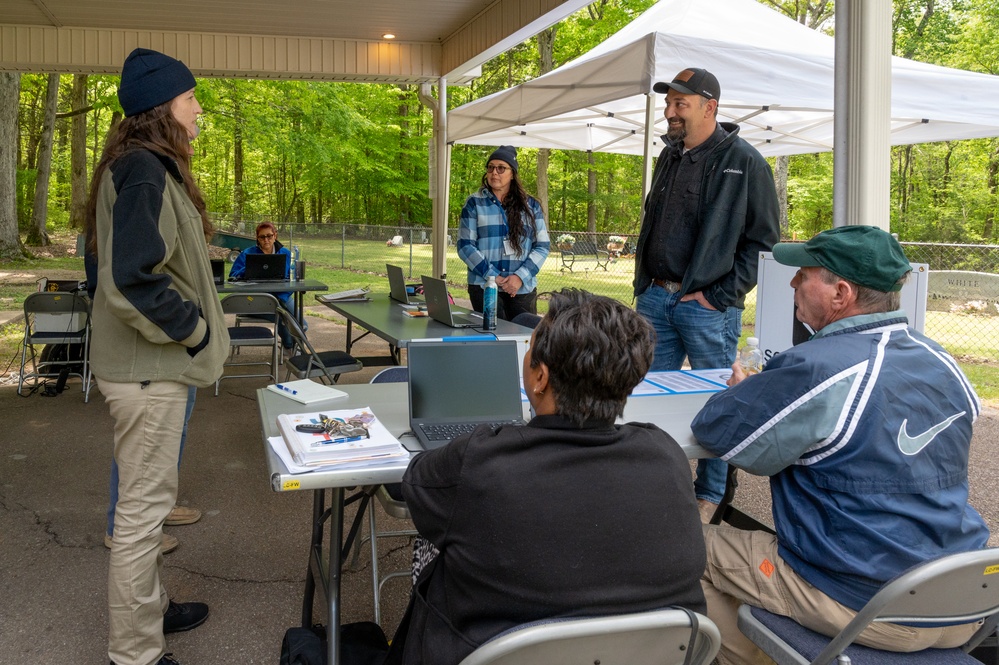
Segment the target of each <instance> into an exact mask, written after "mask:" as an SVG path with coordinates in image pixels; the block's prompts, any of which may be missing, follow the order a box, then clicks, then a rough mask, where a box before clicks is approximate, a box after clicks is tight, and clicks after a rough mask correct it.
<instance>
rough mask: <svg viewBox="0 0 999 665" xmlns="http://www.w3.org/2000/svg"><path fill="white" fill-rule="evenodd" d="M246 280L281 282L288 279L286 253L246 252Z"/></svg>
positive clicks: (244, 274) (244, 277)
mask: <svg viewBox="0 0 999 665" xmlns="http://www.w3.org/2000/svg"><path fill="white" fill-rule="evenodd" d="M243 279H244V280H245V281H247V282H283V281H285V280H287V279H288V256H287V255H286V254H247V255H246V272H244V273H243Z"/></svg>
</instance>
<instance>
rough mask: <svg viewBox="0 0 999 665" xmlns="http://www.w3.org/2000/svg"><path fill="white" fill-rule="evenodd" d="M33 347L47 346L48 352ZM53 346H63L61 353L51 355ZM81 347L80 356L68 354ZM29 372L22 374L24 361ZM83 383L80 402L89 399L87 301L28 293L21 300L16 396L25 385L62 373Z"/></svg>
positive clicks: (78, 296) (70, 295) (68, 295)
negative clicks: (19, 366) (21, 338)
mask: <svg viewBox="0 0 999 665" xmlns="http://www.w3.org/2000/svg"><path fill="white" fill-rule="evenodd" d="M36 345H47V346H48V347H49V348H48V351H49V352H48V353H46V352H45V351H42V352H37V351H36V349H35V346H36ZM54 345H67V346H66V347H64V348H65V349H66V352H65V353H62V354H58V353H52V352H51V351H52V349H54V348H56V347H55V346H54ZM69 345H74V346H82V353H81V354H75V353H72V352H71V349H72V348H73V346H69ZM29 358H30V361H31V370H30V371H29V372H27V373H25V368H26V367H27V365H28V360H29ZM66 370H68V375H70V376H78V377H80V379H81V380H82V381H83V401H84V402H87V401H89V400H90V378H91V377H90V301H89V300H88V299H87V298H86V296H83V295H81V294H76V293H68V292H64V291H45V292H41V293H32V294H31V295H29V296H28V297H27V298H25V300H24V339H23V341H22V343H21V368H20V372H19V374H18V382H17V394H18V395H23V394H24V392H23V391H24V388H25V384H26V383H27V384H28V386H29V388H30V389H31V390H35V389H37V388H38V386H39V385H40V382H41V379H43V378H56V377H58V376H59V374H60V373H62V372H63V371H66Z"/></svg>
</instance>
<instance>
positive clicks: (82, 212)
mask: <svg viewBox="0 0 999 665" xmlns="http://www.w3.org/2000/svg"><path fill="white" fill-rule="evenodd" d="M86 103H87V75H86V74H76V75H74V76H73V94H72V96H71V97H70V99H69V104H70V107H71V110H73V111H75V110H76V109H82V108H83V107H84V105H86ZM70 169H71V174H70V180H69V181H70V192H71V194H70V204H69V225H70V226H71V227H72V228H74V229H80V230H82V229H83V227H84V225H85V224H86V217H87V114H86V113H79V114H77V115H74V116H73V119H72V121H71V137H70Z"/></svg>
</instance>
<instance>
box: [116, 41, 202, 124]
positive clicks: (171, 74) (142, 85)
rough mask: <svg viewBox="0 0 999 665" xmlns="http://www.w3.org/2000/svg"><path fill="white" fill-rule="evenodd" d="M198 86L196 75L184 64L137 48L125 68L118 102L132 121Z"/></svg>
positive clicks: (166, 56)
mask: <svg viewBox="0 0 999 665" xmlns="http://www.w3.org/2000/svg"><path fill="white" fill-rule="evenodd" d="M194 85H195V81H194V74H192V73H191V70H190V69H188V68H187V65H185V64H184V63H183V62H181V61H180V60H175V59H173V58H171V57H170V56H168V55H164V54H162V53H160V52H159V51H151V50H149V49H147V48H137V49H135V50H134V51H132V52H131V53H129V54H128V57H127V58H125V64H124V65H122V67H121V84H120V85H119V86H118V101H119V102H121V109H122V110H123V111H124V112H125V117H126V118H130V117H132V116H133V115H138V114H139V113H142V112H143V111H148V110H149V109H151V108H155V107H157V106H159V105H160V104H163V103H165V102H169V101H170V100H171V99H173V98H174V97H176V96H177V95H180V94H182V93H185V92H187V91H188V90H190V89H192V88H193V87H194Z"/></svg>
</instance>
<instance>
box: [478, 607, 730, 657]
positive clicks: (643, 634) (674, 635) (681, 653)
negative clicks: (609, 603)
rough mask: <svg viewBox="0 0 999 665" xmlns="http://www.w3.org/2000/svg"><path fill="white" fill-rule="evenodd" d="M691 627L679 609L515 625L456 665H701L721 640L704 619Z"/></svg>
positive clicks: (714, 628) (700, 619)
mask: <svg viewBox="0 0 999 665" xmlns="http://www.w3.org/2000/svg"><path fill="white" fill-rule="evenodd" d="M691 614H693V616H695V617H696V618H697V621H698V626H697V634H696V636H695V639H694V646H693V649H688V645H689V644H690V642H691V639H690V638H691V625H690V618H689V617H688V614H687V613H686V612H684V611H683V610H675V609H670V610H656V611H653V612H640V613H636V614H620V615H616V616H608V617H595V618H588V619H553V620H550V621H545V622H537V623H533V624H527V625H525V626H519V627H517V628H514V629H513V630H511V631H508V632H507V633H504V634H502V635H500V636H499V637H496V638H494V639H492V640H490V641H489V642H487V643H485V644H483V645H482V646H480V647H479V648H478V649H476V650H475V651H474V652H472V653H471V654H470V655H469V656H468V657H467V658H465V659H464V660H463V661H461V665H554V664H558V663H600V665H682V664H683V663H687V664H688V665H707V664H708V663H710V662H711V659H712V658H714V657H715V654H716V653H718V648H719V647H720V646H721V636H720V635H719V633H718V628H717V627H715V625H714V623H712V622H711V620H709V619H708V618H707V617H705V616H703V615H700V614H696V613H691Z"/></svg>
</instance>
